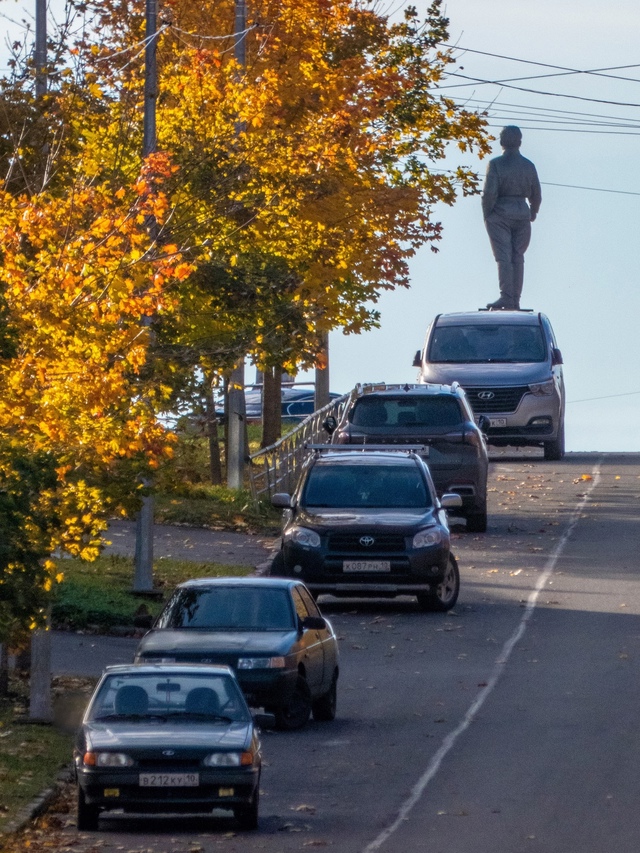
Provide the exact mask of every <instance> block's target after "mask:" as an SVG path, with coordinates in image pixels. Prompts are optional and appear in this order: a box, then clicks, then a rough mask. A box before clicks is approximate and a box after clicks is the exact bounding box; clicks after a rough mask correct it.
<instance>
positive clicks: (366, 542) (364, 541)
mask: <svg viewBox="0 0 640 853" xmlns="http://www.w3.org/2000/svg"><path fill="white" fill-rule="evenodd" d="M375 541H376V540H375V539H374V538H373V536H361V537H360V544H361V545H362V547H363V548H370V547H371V546H372V545H373V543H374V542H375Z"/></svg>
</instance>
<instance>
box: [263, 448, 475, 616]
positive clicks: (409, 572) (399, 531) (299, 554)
mask: <svg viewBox="0 0 640 853" xmlns="http://www.w3.org/2000/svg"><path fill="white" fill-rule="evenodd" d="M314 450H315V452H314V453H313V455H312V456H311V458H310V459H309V461H308V463H307V464H306V467H305V469H304V470H303V473H302V476H301V478H300V483H299V485H298V488H297V489H296V491H295V494H294V495H293V496H290V495H288V494H276V495H274V496H273V498H272V503H273V504H274V506H278V507H282V508H284V509H285V516H284V524H283V530H282V549H281V551H280V552H279V553H278V554H277V555H276V557H275V559H274V561H273V565H272V568H271V573H272V574H274V575H284V576H285V577H294V578H300V579H301V580H303V581H304V582H305V583H306V585H307V586H308V588H309V589H310V590H311V592H312V593H313V594H314V595H316V596H317V595H319V594H320V593H331V594H333V595H338V596H357V597H359V596H375V597H380V596H382V597H389V596H391V597H392V596H395V595H415V596H416V597H417V599H418V604H419V605H420V606H421V607H422V608H423V609H424V610H449V609H450V608H451V607H453V605H454V604H455V603H456V600H457V598H458V591H459V587H460V576H459V574H458V567H457V564H456V561H455V559H454V557H453V555H452V554H451V552H450V543H449V528H448V526H447V514H446V511H445V508H446V507H454V506H459V505H460V498H459V496H458V495H443V496H442V498H441V499H440V500H439V499H438V497H437V495H436V491H435V488H434V485H433V481H432V480H431V476H430V474H429V469H428V468H427V466H426V465H425V463H424V462H423V460H422V458H421V456H420V455H419V453H417V452H414V451H413V450H412V449H408V450H398V451H395V452H392V451H385V452H380V451H373V452H371V451H368V450H359V451H358V450H353V449H351V448H348V447H342V448H337V447H336V448H334V447H332V446H331V445H322V446H321V447H317V448H314Z"/></svg>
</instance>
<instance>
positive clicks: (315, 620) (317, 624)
mask: <svg viewBox="0 0 640 853" xmlns="http://www.w3.org/2000/svg"><path fill="white" fill-rule="evenodd" d="M300 626H301V628H302V630H303V631H304V630H311V631H322V629H323V628H326V627H327V623H326V622H325V621H324V619H323V618H322V616H305V617H304V619H303V620H302V621H301V622H300Z"/></svg>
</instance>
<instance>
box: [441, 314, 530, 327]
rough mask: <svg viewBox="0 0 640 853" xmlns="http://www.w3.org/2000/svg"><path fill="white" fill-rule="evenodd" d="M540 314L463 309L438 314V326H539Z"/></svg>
mask: <svg viewBox="0 0 640 853" xmlns="http://www.w3.org/2000/svg"><path fill="white" fill-rule="evenodd" d="M541 317H542V315H541V314H537V313H534V312H533V311H464V312H460V313H457V314H439V315H438V316H437V317H436V319H435V323H436V325H438V326H498V325H500V326H502V325H507V326H516V325H517V326H539V325H540V318H541Z"/></svg>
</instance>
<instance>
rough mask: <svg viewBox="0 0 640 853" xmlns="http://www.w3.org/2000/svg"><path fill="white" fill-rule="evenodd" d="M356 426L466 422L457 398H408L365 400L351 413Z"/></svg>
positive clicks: (447, 425)
mask: <svg viewBox="0 0 640 853" xmlns="http://www.w3.org/2000/svg"><path fill="white" fill-rule="evenodd" d="M349 420H350V421H351V423H352V424H353V426H357V427H365V428H376V427H394V428H395V427H409V428H412V427H422V428H425V427H426V428H436V427H456V426H459V425H460V424H461V423H462V422H463V421H464V416H463V414H462V411H461V407H460V403H459V402H458V400H457V399H456V398H455V397H445V396H441V397H436V396H427V395H424V396H420V397H419V396H418V395H413V396H404V397H384V398H381V397H362V398H361V399H360V400H357V401H356V403H355V405H354V407H353V409H352V410H351V413H350V416H349Z"/></svg>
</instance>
